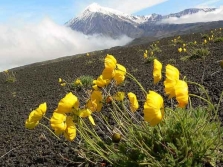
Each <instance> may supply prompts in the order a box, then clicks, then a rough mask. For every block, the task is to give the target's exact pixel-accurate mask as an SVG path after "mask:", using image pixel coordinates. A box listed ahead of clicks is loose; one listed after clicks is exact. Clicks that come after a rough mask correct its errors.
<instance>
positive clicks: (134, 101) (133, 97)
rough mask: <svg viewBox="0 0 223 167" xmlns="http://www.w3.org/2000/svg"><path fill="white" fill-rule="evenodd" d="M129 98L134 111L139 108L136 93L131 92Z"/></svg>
mask: <svg viewBox="0 0 223 167" xmlns="http://www.w3.org/2000/svg"><path fill="white" fill-rule="evenodd" d="M128 98H129V101H130V109H131V111H132V112H135V111H136V110H137V109H138V108H139V103H138V100H137V97H136V95H135V94H134V93H132V92H129V93H128Z"/></svg>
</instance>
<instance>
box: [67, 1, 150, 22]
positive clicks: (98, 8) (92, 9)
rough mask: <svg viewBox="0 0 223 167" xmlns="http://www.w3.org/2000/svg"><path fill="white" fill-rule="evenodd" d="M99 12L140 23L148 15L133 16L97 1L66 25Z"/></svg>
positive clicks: (146, 18) (145, 19) (86, 18)
mask: <svg viewBox="0 0 223 167" xmlns="http://www.w3.org/2000/svg"><path fill="white" fill-rule="evenodd" d="M96 13H99V14H103V15H106V16H110V17H116V18H119V19H121V20H123V21H126V22H129V23H133V24H140V23H143V22H146V21H147V20H148V19H149V18H150V15H148V16H133V15H129V14H126V13H123V12H120V11H117V10H114V9H111V8H107V7H102V6H100V5H98V4H97V3H92V4H91V5H89V6H88V7H87V8H85V10H84V11H83V12H82V13H81V14H80V15H79V16H78V17H76V18H74V19H71V20H70V21H69V22H67V23H66V25H68V26H69V25H72V24H73V23H75V22H76V21H78V20H88V19H91V17H92V15H94V14H96Z"/></svg>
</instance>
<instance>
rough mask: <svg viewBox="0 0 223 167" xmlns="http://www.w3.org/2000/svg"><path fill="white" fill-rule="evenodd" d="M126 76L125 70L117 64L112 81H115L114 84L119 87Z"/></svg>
mask: <svg viewBox="0 0 223 167" xmlns="http://www.w3.org/2000/svg"><path fill="white" fill-rule="evenodd" d="M125 75H126V68H125V67H124V66H123V65H121V64H117V68H116V69H115V75H114V80H115V81H116V84H117V85H119V84H121V83H122V82H123V81H124V80H125Z"/></svg>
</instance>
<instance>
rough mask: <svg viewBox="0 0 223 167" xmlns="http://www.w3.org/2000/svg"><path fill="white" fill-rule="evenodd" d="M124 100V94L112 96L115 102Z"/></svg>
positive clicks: (119, 93) (118, 93)
mask: <svg viewBox="0 0 223 167" xmlns="http://www.w3.org/2000/svg"><path fill="white" fill-rule="evenodd" d="M124 98H125V92H117V93H116V94H115V95H113V99H115V100H117V101H123V100H124Z"/></svg>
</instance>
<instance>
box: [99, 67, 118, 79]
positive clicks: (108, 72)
mask: <svg viewBox="0 0 223 167" xmlns="http://www.w3.org/2000/svg"><path fill="white" fill-rule="evenodd" d="M114 75H115V71H114V69H108V68H105V69H104V70H103V71H102V78H103V79H109V80H110V79H112V78H113V77H114Z"/></svg>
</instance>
